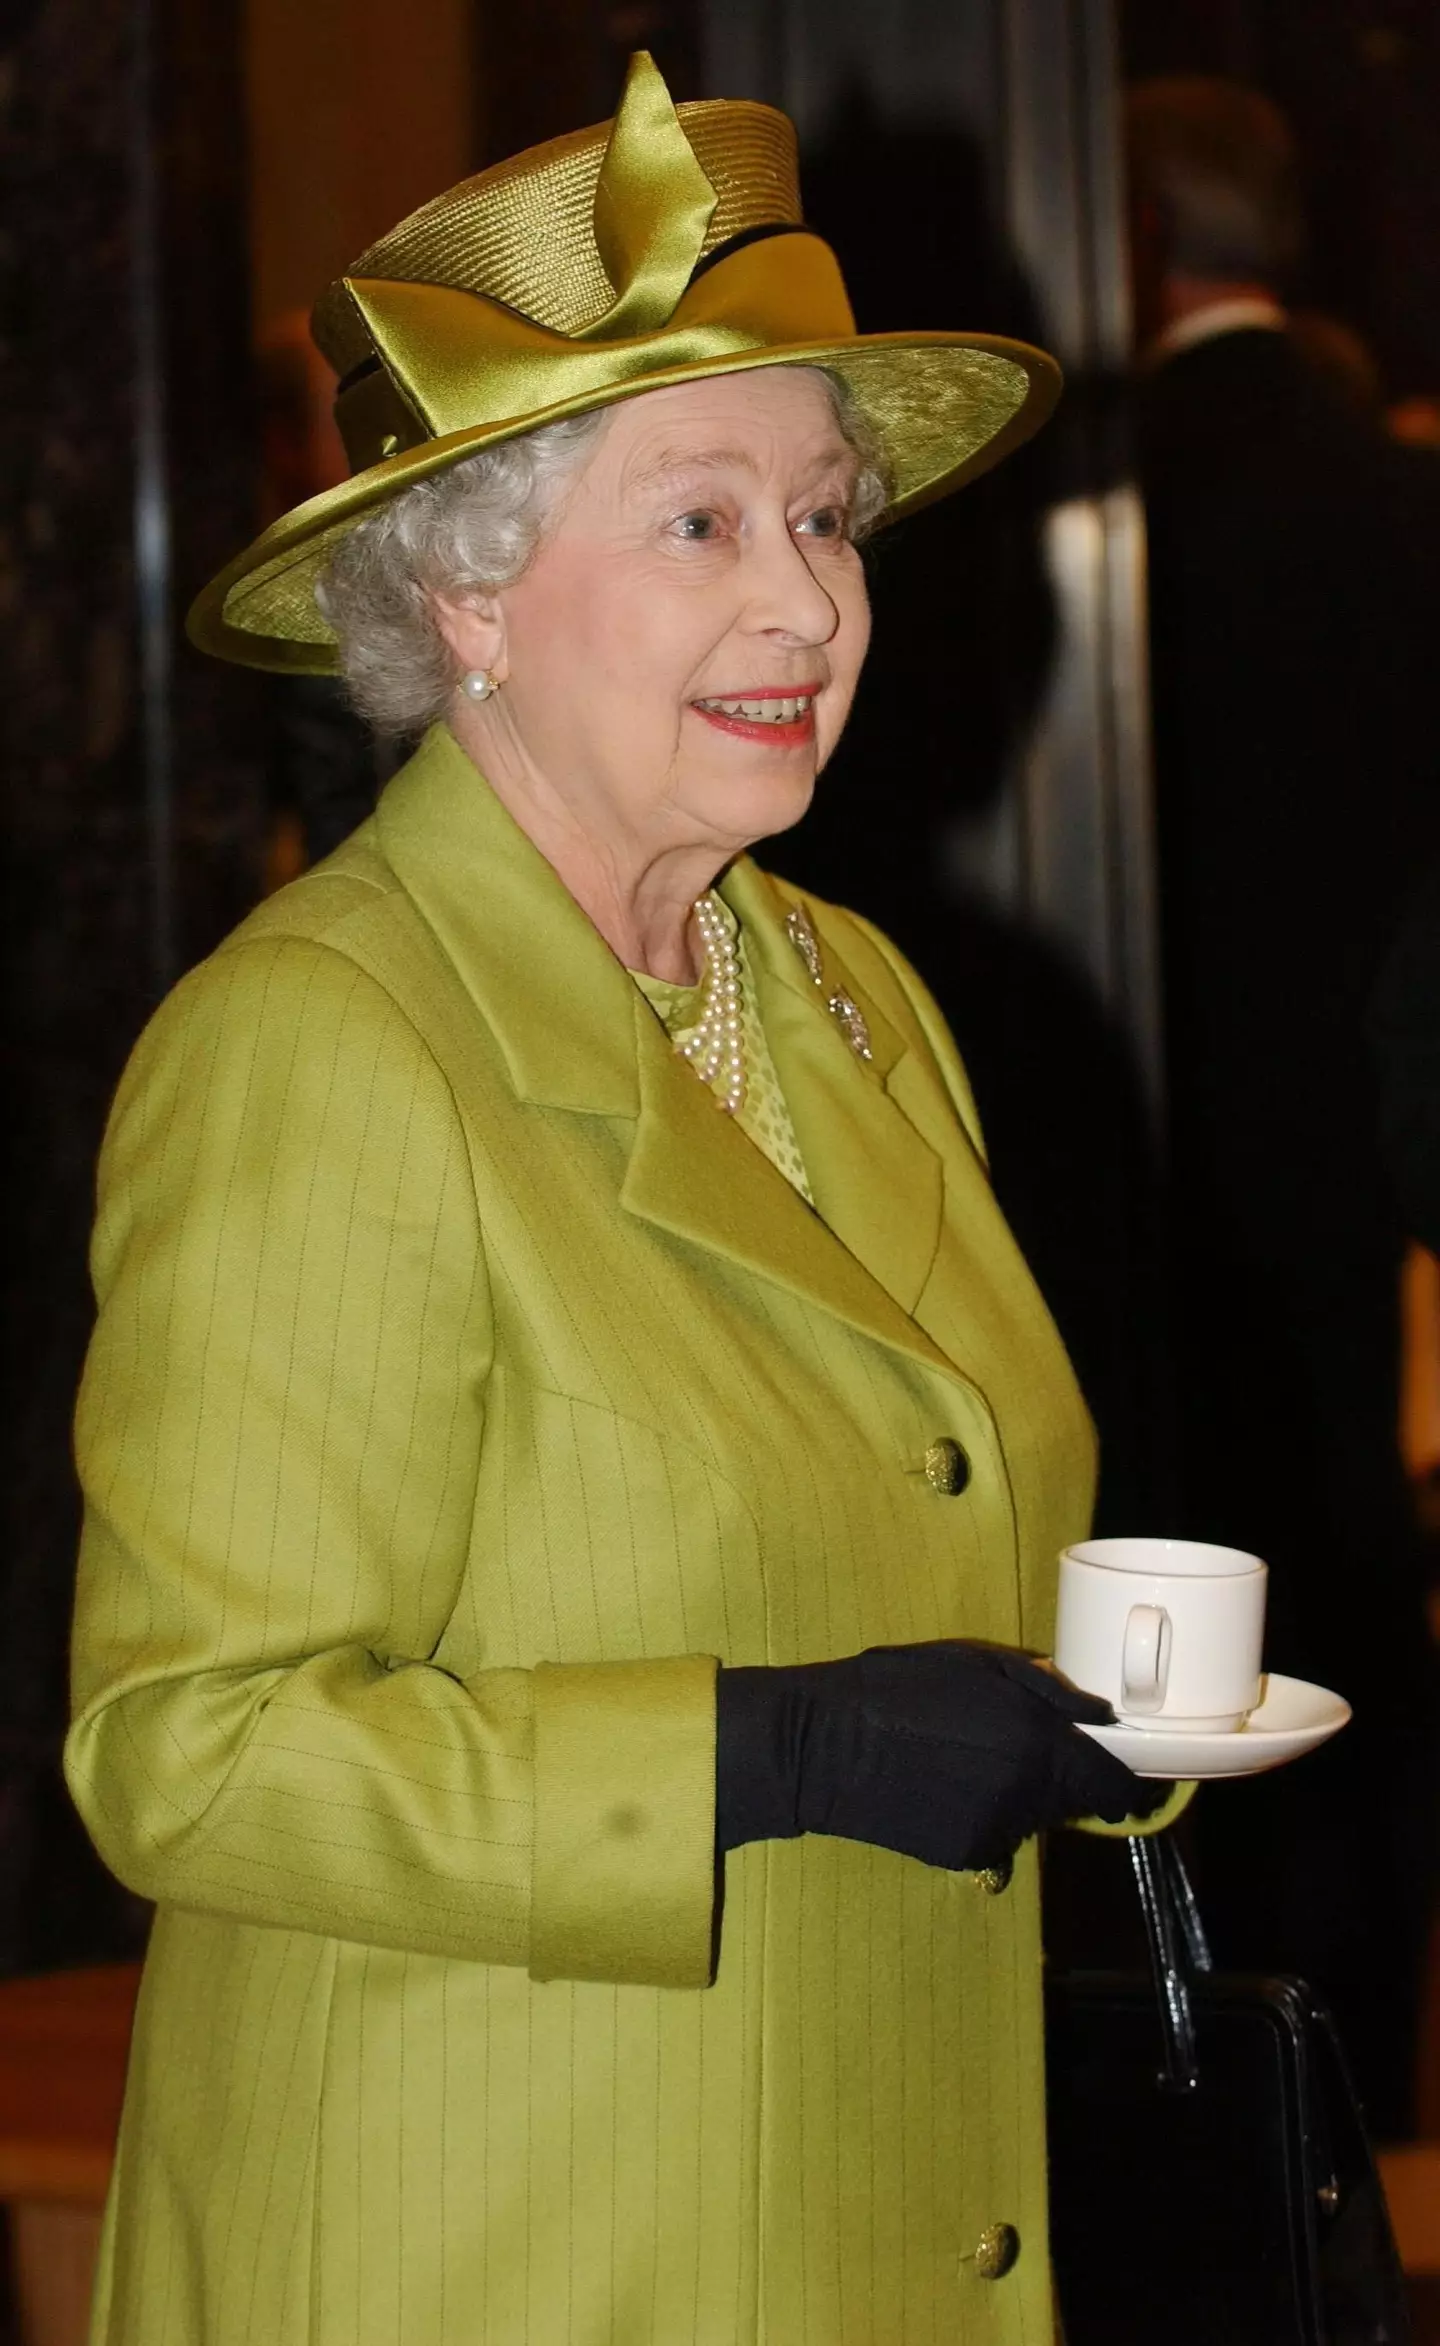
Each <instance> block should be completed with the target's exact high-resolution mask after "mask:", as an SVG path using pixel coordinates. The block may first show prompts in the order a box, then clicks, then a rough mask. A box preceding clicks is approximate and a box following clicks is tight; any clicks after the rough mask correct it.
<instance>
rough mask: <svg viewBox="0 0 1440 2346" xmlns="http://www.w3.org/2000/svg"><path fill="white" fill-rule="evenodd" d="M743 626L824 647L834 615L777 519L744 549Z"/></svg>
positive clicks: (792, 539) (836, 620) (796, 545)
mask: <svg viewBox="0 0 1440 2346" xmlns="http://www.w3.org/2000/svg"><path fill="white" fill-rule="evenodd" d="M748 568H749V573H750V575H749V581H748V584H749V589H750V593H749V606H748V610H747V614H746V616H747V621H748V624H749V625H750V627H751V628H752V629H753V630H754V631H755V633H756V634H757V635H776V636H781V637H783V638H784V640H785V641H786V642H787V643H791V644H796V645H812V644H828V643H829V641H830V639H831V637H832V636H833V635H834V633H835V630H836V628H837V627H838V625H839V623H840V613H839V611H838V609H837V608H836V605H835V603H834V602H833V600H832V599H831V597H830V596H829V595H828V594H827V593H826V591H825V589H824V587H823V586H822V585H821V583H820V581H819V579H818V578H817V577H816V576H815V573H814V571H813V570H812V569H811V567H810V564H809V562H808V560H807V559H806V556H805V551H804V548H803V547H802V546H801V545H800V544H799V543H798V542H797V540H796V538H795V535H794V532H793V531H792V530H791V528H790V525H789V522H788V521H787V520H786V519H785V518H784V517H783V516H776V517H775V518H774V519H773V520H769V519H767V521H766V523H765V525H764V526H763V527H762V528H760V529H757V530H756V531H755V533H754V535H753V537H752V539H751V541H750V547H749V558H748Z"/></svg>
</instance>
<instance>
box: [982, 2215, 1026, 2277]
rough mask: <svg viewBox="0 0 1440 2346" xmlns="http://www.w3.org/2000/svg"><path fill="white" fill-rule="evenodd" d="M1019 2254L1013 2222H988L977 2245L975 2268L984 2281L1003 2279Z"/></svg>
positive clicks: (1018, 2238) (1018, 2244)
mask: <svg viewBox="0 0 1440 2346" xmlns="http://www.w3.org/2000/svg"><path fill="white" fill-rule="evenodd" d="M1019 2254H1020V2235H1019V2233H1018V2232H1017V2231H1016V2229H1015V2227H1014V2225H1013V2224H987V2225H986V2227H985V2229H984V2231H983V2232H982V2233H981V2235H980V2238H979V2240H978V2241H977V2242H976V2245H975V2270H976V2272H977V2273H978V2274H979V2276H980V2278H981V2280H982V2281H1003V2280H1004V2278H1005V2275H1006V2274H1007V2273H1008V2272H1009V2271H1010V2269H1011V2267H1012V2266H1013V2264H1014V2262H1015V2259H1016V2258H1017V2257H1018V2255H1019Z"/></svg>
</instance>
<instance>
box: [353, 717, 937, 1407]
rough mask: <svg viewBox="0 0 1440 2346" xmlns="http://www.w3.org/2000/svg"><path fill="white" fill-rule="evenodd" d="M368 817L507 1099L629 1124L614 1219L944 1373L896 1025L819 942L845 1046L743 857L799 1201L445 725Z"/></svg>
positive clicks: (932, 1230) (933, 1162)
mask: <svg viewBox="0 0 1440 2346" xmlns="http://www.w3.org/2000/svg"><path fill="white" fill-rule="evenodd" d="M376 821H377V829H378V833H379V838H380V844H381V847H382V850H383V852H384V854H385V857H386V860H387V862H388V863H389V864H390V866H391V868H392V870H394V872H395V873H396V876H397V878H398V879H399V880H400V881H401V882H402V884H403V885H404V887H405V889H406V891H407V893H408V894H409V895H410V897H411V898H412V900H413V902H414V903H415V904H416V906H417V908H418V910H419V911H420V913H421V915H422V916H423V918H424V919H425V921H426V922H427V923H428V925H429V927H430V928H431V929H432V931H433V932H434V934H435V936H436V937H437V939H438V941H439V943H440V944H441V946H442V947H443V949H444V951H445V953H446V955H447V957H448V958H449V960H450V961H451V962H452V964H453V965H454V967H455V969H456V971H457V973H458V975H459V977H460V979H461V981H462V983H463V984H464V985H465V987H466V989H467V991H468V992H469V993H470V995H471V996H472V998H473V999H474V1001H475V1002H476V1004H477V1005H478V1007H479V1009H480V1010H481V1012H482V1014H483V1016H484V1017H485V1019H486V1022H487V1024H488V1025H489V1026H490V1028H491V1030H492V1031H493V1033H494V1034H495V1037H496V1039H497V1041H498V1043H499V1046H500V1048H501V1050H502V1052H503V1053H504V1057H505V1062H506V1066H507V1069H508V1072H509V1074H510V1078H511V1081H512V1083H513V1085H514V1088H515V1091H516V1094H517V1096H518V1097H519V1098H520V1099H522V1100H525V1101H528V1102H531V1103H532V1104H534V1105H536V1106H541V1107H547V1108H559V1109H565V1110H569V1111H571V1112H573V1113H576V1114H581V1115H599V1116H606V1117H610V1118H633V1119H634V1125H635V1130H634V1141H633V1145H632V1149H631V1153H630V1160H629V1165H628V1168H627V1171H626V1175H625V1179H624V1183H623V1186H622V1189H621V1195H620V1203H621V1205H622V1207H623V1208H624V1209H625V1210H626V1211H627V1212H629V1213H632V1214H634V1215H636V1216H637V1217H638V1218H639V1219H641V1220H643V1221H646V1222H649V1223H651V1224H653V1225H655V1226H657V1227H658V1228H661V1229H664V1230H666V1231H668V1232H670V1233H671V1234H672V1235H674V1236H676V1237H678V1238H681V1239H684V1240H686V1241H688V1242H690V1243H691V1244H694V1245H696V1246H701V1247H704V1248H706V1249H707V1250H708V1251H710V1252H712V1253H715V1254H719V1255H723V1256H725V1257H727V1258H728V1259H729V1260H730V1261H732V1262H735V1263H738V1264H741V1265H743V1266H744V1267H745V1268H746V1269H748V1270H750V1271H753V1272H756V1273H758V1274H759V1276H760V1277H762V1278H765V1279H770V1280H773V1281H775V1282H776V1283H777V1284H779V1285H780V1286H782V1287H785V1288H788V1289H789V1290H790V1291H791V1292H793V1293H795V1294H798V1295H801V1296H803V1297H804V1298H805V1299H806V1300H807V1301H810V1302H813V1303H816V1304H818V1305H819V1306H820V1307H821V1308H822V1309H824V1310H826V1311H829V1312H832V1313H834V1314H835V1315H836V1316H837V1317H838V1318H840V1319H843V1320H845V1321H847V1322H848V1323H849V1324H850V1325H851V1326H852V1327H855V1328H858V1329H860V1330H861V1331H862V1332H863V1333H865V1334H867V1335H869V1336H872V1337H874V1338H876V1339H878V1340H879V1341H880V1342H881V1343H883V1344H886V1345H887V1346H889V1347H891V1348H892V1349H895V1350H898V1351H901V1352H904V1353H907V1354H909V1355H910V1356H912V1357H918V1358H920V1359H921V1360H923V1361H924V1362H925V1363H926V1365H927V1366H928V1367H930V1368H932V1369H937V1370H940V1371H941V1372H943V1373H945V1374H947V1375H949V1376H951V1377H955V1376H957V1375H960V1374H961V1372H960V1371H958V1370H957V1369H956V1366H955V1364H954V1363H953V1362H952V1361H950V1360H948V1359H947V1358H946V1356H945V1355H944V1353H942V1352H941V1351H940V1349H939V1348H938V1346H936V1345H935V1344H934V1343H933V1342H932V1341H931V1339H930V1338H929V1337H928V1336H927V1335H926V1334H925V1333H924V1331H923V1329H921V1328H920V1327H918V1326H917V1325H916V1323H915V1321H914V1320H913V1319H911V1317H910V1316H909V1315H910V1312H911V1310H912V1309H913V1307H914V1304H915V1302H916V1300H917V1299H918V1296H919V1294H920V1290H921V1288H922V1286H923V1285H924V1280H925V1275H926V1272H927V1270H928V1268H929V1265H930V1262H931V1260H932V1258H933V1256H934V1252H935V1246H936V1240H937V1234H938V1228H939V1218H940V1197H941V1173H940V1166H939V1162H938V1160H937V1158H936V1157H935V1155H934V1152H933V1151H932V1150H931V1149H930V1148H929V1147H928V1146H927V1145H926V1143H925V1142H924V1141H922V1140H921V1139H920V1137H919V1135H918V1134H917V1133H916V1132H915V1131H914V1128H913V1127H912V1126H911V1125H910V1124H909V1122H908V1121H907V1119H906V1118H905V1117H904V1116H903V1115H902V1114H901V1112H900V1110H899V1109H898V1108H897V1107H896V1106H895V1104H894V1102H893V1101H892V1100H891V1099H890V1098H889V1096H888V1094H887V1092H886V1090H885V1079H886V1076H887V1074H888V1073H889V1072H890V1071H891V1070H892V1069H893V1067H894V1066H895V1065H896V1064H897V1063H898V1061H899V1060H900V1059H901V1057H902V1055H903V1046H902V1044H901V1042H900V1038H899V1037H898V1036H897V1035H896V1034H895V1032H894V1030H893V1028H892V1027H891V1026H890V1025H889V1023H888V1021H886V1020H885V1019H884V1018H883V1016H882V1015H881V1013H880V1012H879V1010H878V1009H877V1008H876V1006H875V1005H874V1004H873V1003H871V1002H869V1001H867V1000H866V998H865V997H864V996H863V994H862V993H861V991H860V989H859V988H858V987H856V986H855V985H854V984H853V983H852V982H851V981H850V979H849V977H848V975H847V974H846V973H845V971H844V970H843V968H842V966H841V964H840V962H839V960H838V957H836V956H834V955H833V954H831V952H830V951H829V949H828V947H827V949H826V963H825V966H826V975H827V979H831V980H832V981H833V986H841V987H844V988H845V989H846V990H847V991H849V992H850V993H851V994H852V995H853V996H854V998H855V1000H856V1001H857V1002H858V1003H859V1004H860V1006H861V1008H862V1010H863V1012H864V1015H865V1017H866V1020H867V1022H868V1024H869V1026H870V1032H871V1037H872V1046H873V1048H874V1052H875V1056H874V1059H873V1061H872V1062H869V1063H866V1062H864V1061H862V1060H860V1059H858V1058H857V1057H856V1056H855V1054H854V1053H853V1051H852V1050H851V1049H850V1047H849V1046H848V1044H847V1043H846V1041H845V1039H844V1036H843V1035H842V1033H841V1032H840V1029H839V1027H838V1025H837V1024H836V1022H835V1020H834V1019H833V1018H832V1017H831V1015H830V1013H829V1012H828V1010H827V1009H826V1007H825V997H824V996H823V995H822V994H821V993H820V992H819V991H817V989H815V988H814V987H813V986H812V985H811V983H810V980H809V978H808V976H807V975H806V973H805V971H804V968H803V966H802V964H801V963H800V961H799V959H798V957H797V956H796V954H795V952H794V949H793V947H792V946H791V944H790V942H789V940H788V938H787V937H786V935H785V929H784V919H785V913H786V910H787V906H786V903H785V900H784V899H783V898H782V897H781V895H780V893H779V891H778V890H777V889H776V888H775V887H774V884H773V883H772V882H771V881H770V880H769V879H768V878H767V877H766V875H765V874H764V873H762V872H761V871H759V870H758V869H757V867H756V866H755V865H753V864H751V863H750V862H749V860H748V859H744V860H742V862H741V863H739V864H737V865H736V867H735V868H734V870H733V871H732V872H731V873H730V875H729V876H728V878H727V879H726V881H725V882H724V886H723V893H724V895H725V897H726V899H727V901H728V902H729V903H730V904H731V906H732V908H733V909H734V910H735V912H736V913H737V915H738V916H739V918H740V919H741V920H742V922H743V923H744V924H745V933H746V940H747V947H748V949H749V951H750V955H751V961H752V968H753V970H754V974H755V981H756V985H757V989H758V991H759V995H760V1012H761V1018H762V1021H763V1023H764V1026H765V1031H766V1036H767V1039H768V1040H769V1042H770V1047H771V1051H772V1054H773V1056H774V1059H775V1064H776V1070H777V1073H778V1074H779V1077H780V1081H781V1084H782V1087H783V1089H784V1092H785V1097H786V1101H787V1104H788V1105H789V1108H790V1112H791V1116H792V1119H793V1121H794V1124H795V1130H796V1137H797V1139H798V1141H799V1144H800V1148H801V1151H802V1154H803V1155H804V1158H805V1163H806V1168H807V1171H808V1172H809V1175H810V1180H811V1186H812V1189H813V1191H814V1194H815V1199H816V1205H817V1208H818V1212H814V1213H812V1212H811V1210H810V1208H809V1207H808V1206H807V1205H806V1204H805V1202H804V1200H803V1199H802V1198H801V1197H800V1196H799V1195H798V1194H797V1193H796V1192H795V1191H794V1190H793V1189H792V1188H791V1186H790V1184H789V1183H788V1182H787V1181H786V1180H785V1179H784V1178H783V1176H782V1175H780V1174H779V1173H777V1172H776V1171H775V1169H774V1167H773V1166H772V1165H771V1164H770V1163H769V1162H768V1161H767V1159H766V1158H765V1157H763V1156H762V1154H761V1153H760V1151H759V1150H758V1149H757V1148H756V1147H754V1145H753V1144H752V1143H751V1142H750V1141H749V1140H748V1139H747V1138H746V1136H745V1135H744V1133H743V1132H741V1131H739V1130H738V1129H737V1127H736V1126H735V1125H734V1124H733V1123H732V1122H731V1120H730V1119H729V1118H728V1117H727V1116H726V1115H725V1114H724V1113H723V1111H722V1110H721V1109H720V1107H719V1105H718V1103H717V1102H716V1101H715V1099H714V1096H713V1094H711V1093H710V1092H709V1091H708V1090H707V1089H706V1088H705V1086H704V1085H702V1084H701V1083H699V1082H698V1081H697V1079H696V1077H695V1075H694V1073H693V1071H692V1070H691V1069H690V1068H689V1067H687V1066H686V1065H685V1064H684V1062H683V1061H682V1060H681V1059H679V1058H678V1057H677V1055H676V1053H675V1051H674V1050H673V1048H672V1047H671V1045H670V1042H669V1040H668V1038H667V1037H666V1035H665V1033H664V1030H663V1028H662V1027H661V1025H660V1023H659V1021H658V1019H656V1017H655V1016H654V1014H653V1012H652V1011H651V1009H650V1007H649V1005H648V1003H647V1002H646V1001H645V999H644V996H643V995H642V994H641V992H640V989H639V988H638V986H637V985H636V984H635V982H634V980H633V978H632V977H631V976H630V974H629V972H628V971H627V970H625V969H624V968H623V967H622V966H621V964H620V963H619V961H617V960H616V958H615V956H614V954H613V953H612V952H611V951H610V948H609V947H608V946H607V945H606V943H605V941H604V939H603V938H602V937H601V936H600V935H599V933H598V931H597V930H596V929H595V928H594V927H593V925H592V923H591V922H590V920H589V919H588V918H587V916H586V915H585V914H584V913H583V912H582V911H581V910H580V907H579V906H578V905H577V904H576V903H575V901H574V899H573V898H572V897H571V896H570V894H569V892H568V890H567V889H566V888H565V887H564V885H563V884H562V882H561V881H560V879H559V878H558V876H557V875H556V873H555V872H554V871H553V870H552V869H551V867H550V865H549V864H547V863H546V861H545V859H544V857H543V856H542V855H541V854H540V853H539V851H538V850H537V849H536V848H535V847H533V846H532V845H531V843H530V841H529V840H528V839H527V838H526V836H525V834H524V833H523V832H522V831H521V830H520V828H519V826H518V825H517V824H516V823H515V822H514V821H513V820H512V818H511V817H510V815H509V814H508V813H507V812H506V810H505V808H504V807H503V806H502V805H501V803H500V801H499V799H498V798H496V796H495V794H494V792H493V791H492V790H491V789H490V788H489V786H488V784H487V783H486V782H485V781H484V779H483V777H482V776H481V775H480V774H479V773H478V772H477V771H476V769H475V767H474V765H473V764H472V762H471V761H470V759H469V758H468V757H467V756H466V754H465V752H464V751H463V750H461V749H460V747H459V745H458V744H457V743H456V742H455V740H454V739H453V737H452V736H451V735H450V734H449V733H448V732H446V731H445V730H444V728H443V727H437V728H435V729H434V730H433V731H432V732H431V733H429V734H428V735H427V736H426V738H425V741H424V742H423V743H422V745H421V747H420V749H419V750H418V751H417V753H416V755H415V757H414V758H412V759H411V761H410V763H409V764H408V765H407V766H405V767H404V768H402V770H401V772H400V773H399V774H397V776H396V777H395V779H394V781H393V782H392V783H391V784H390V785H389V788H388V789H387V790H386V792H385V794H384V796H383V797H382V799H381V802H380V807H379V811H378V814H377V818H376ZM792 962H793V964H794V971H793V973H792V971H791V968H790V966H789V965H790V964H791V963H792ZM832 990H833V988H832Z"/></svg>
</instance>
